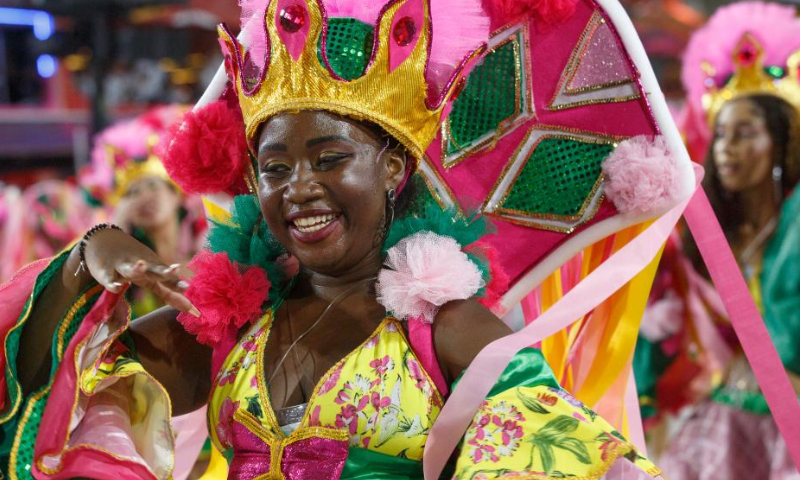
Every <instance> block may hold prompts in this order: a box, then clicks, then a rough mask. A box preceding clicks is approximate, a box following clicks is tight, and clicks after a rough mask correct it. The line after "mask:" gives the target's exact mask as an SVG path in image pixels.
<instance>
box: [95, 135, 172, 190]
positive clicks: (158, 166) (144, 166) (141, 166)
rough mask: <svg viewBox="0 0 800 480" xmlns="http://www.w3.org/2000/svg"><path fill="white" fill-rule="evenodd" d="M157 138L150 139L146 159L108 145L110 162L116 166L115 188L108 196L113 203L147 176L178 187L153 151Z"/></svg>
mask: <svg viewBox="0 0 800 480" xmlns="http://www.w3.org/2000/svg"><path fill="white" fill-rule="evenodd" d="M156 140H157V137H154V138H152V139H150V141H149V147H148V150H149V153H148V155H147V158H146V159H145V160H144V161H139V160H136V159H134V158H128V157H127V156H126V155H125V154H124V152H123V151H122V150H121V149H119V148H117V147H114V146H113V145H107V146H106V155H107V158H108V162H109V164H110V165H112V166H113V167H114V190H113V191H112V192H111V194H110V195H109V198H108V201H109V203H110V204H111V205H116V204H117V203H118V202H119V201H120V199H122V197H124V196H125V194H126V193H127V191H128V189H129V188H130V186H131V185H132V184H133V183H134V182H136V181H138V180H141V179H142V178H145V177H158V178H160V179H162V180H164V181H165V182H167V183H169V184H170V185H172V186H173V187H174V188H175V189H178V186H177V185H175V184H174V183H173V182H172V180H171V179H170V178H169V174H168V173H167V170H166V169H165V168H164V164H163V163H161V159H159V158H158V157H157V156H156V155H155V153H153V147H154V146H155V142H156Z"/></svg>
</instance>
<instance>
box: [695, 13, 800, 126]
mask: <svg viewBox="0 0 800 480" xmlns="http://www.w3.org/2000/svg"><path fill="white" fill-rule="evenodd" d="M745 33H750V34H751V35H753V36H754V37H755V38H756V39H757V40H758V41H759V43H760V44H761V46H762V48H763V49H764V66H765V67H769V66H779V67H783V68H785V66H786V59H787V58H788V57H789V55H791V54H792V53H793V52H795V51H797V50H798V49H800V21H798V19H797V18H796V16H795V9H794V7H791V6H788V5H778V4H774V3H764V2H740V3H735V4H733V5H728V6H725V7H722V8H720V9H719V10H717V12H716V13H715V14H714V15H713V16H712V17H711V19H710V20H709V21H708V23H707V24H706V25H705V26H704V27H703V28H701V29H700V30H698V31H697V32H696V33H695V34H694V35H692V38H691V39H690V40H689V45H688V46H687V47H686V53H685V54H684V56H683V72H682V75H681V79H682V80H683V86H684V88H685V89H686V92H687V93H688V101H689V103H690V105H691V108H692V110H694V112H695V114H697V115H702V114H703V106H702V97H703V93H705V92H706V88H707V87H708V86H707V85H705V83H704V82H706V81H709V80H710V79H709V78H708V75H707V73H706V72H705V71H704V69H703V62H707V63H708V64H709V65H710V66H711V67H712V68H713V70H714V72H715V75H714V77H713V78H714V82H715V83H716V86H717V87H722V86H723V85H724V84H725V82H726V81H727V79H728V78H729V77H730V76H731V74H732V73H733V71H734V64H733V52H734V50H735V48H736V45H737V44H738V43H739V41H740V40H741V39H742V36H743V35H744V34H745ZM704 123H705V122H700V124H701V125H702V124H704Z"/></svg>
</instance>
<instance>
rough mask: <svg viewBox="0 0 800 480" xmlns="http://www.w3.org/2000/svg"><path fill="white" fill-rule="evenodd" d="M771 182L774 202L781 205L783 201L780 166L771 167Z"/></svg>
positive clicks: (781, 169) (781, 170) (781, 168)
mask: <svg viewBox="0 0 800 480" xmlns="http://www.w3.org/2000/svg"><path fill="white" fill-rule="evenodd" d="M772 181H773V184H774V185H775V200H776V201H777V202H778V203H781V202H782V201H783V167H781V166H780V165H775V166H774V167H772Z"/></svg>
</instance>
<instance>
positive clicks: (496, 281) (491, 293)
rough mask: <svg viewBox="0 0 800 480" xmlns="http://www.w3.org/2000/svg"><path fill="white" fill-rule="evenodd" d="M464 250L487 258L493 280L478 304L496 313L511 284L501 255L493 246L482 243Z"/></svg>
mask: <svg viewBox="0 0 800 480" xmlns="http://www.w3.org/2000/svg"><path fill="white" fill-rule="evenodd" d="M464 250H465V251H466V252H467V253H471V254H473V255H477V256H480V257H483V258H485V259H486V261H487V263H488V264H489V275H491V277H492V278H491V280H489V283H488V284H487V285H486V288H485V289H484V295H483V297H481V298H480V299H478V302H480V304H481V305H483V306H484V307H486V308H488V309H489V310H492V311H494V309H495V307H496V306H497V305H498V304H499V303H500V298H502V296H503V295H505V293H506V292H507V291H508V284H509V278H508V274H507V273H506V271H505V270H503V265H502V264H501V263H500V255H499V254H498V253H497V249H495V248H494V247H493V246H491V245H489V244H488V243H484V242H481V241H478V242H475V243H473V244H471V245H468V246H467V248H465V249H464Z"/></svg>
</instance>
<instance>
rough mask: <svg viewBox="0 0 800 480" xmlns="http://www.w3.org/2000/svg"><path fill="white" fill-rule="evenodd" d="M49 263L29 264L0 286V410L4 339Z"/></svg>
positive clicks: (4, 393) (0, 405) (5, 389)
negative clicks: (37, 278)
mask: <svg viewBox="0 0 800 480" xmlns="http://www.w3.org/2000/svg"><path fill="white" fill-rule="evenodd" d="M49 262H50V260H40V261H38V262H34V263H31V264H30V265H28V266H26V267H24V268H22V269H21V270H20V271H19V272H17V273H16V274H15V275H14V277H12V278H11V280H9V281H8V283H5V284H3V285H0V305H2V306H3V308H0V339H2V341H0V371H2V372H3V376H2V377H0V409H2V408H5V400H6V398H7V393H8V384H7V383H6V376H5V372H6V351H5V349H6V342H5V338H6V335H8V332H9V330H11V329H12V328H14V325H16V324H17V320H19V316H20V315H22V309H23V307H25V302H26V301H27V300H28V297H30V295H31V292H32V291H33V284H34V283H35V282H36V277H38V276H39V273H41V272H42V270H44V268H45V267H46V266H47V264H48V263H49Z"/></svg>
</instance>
